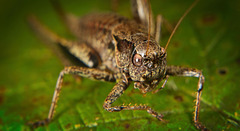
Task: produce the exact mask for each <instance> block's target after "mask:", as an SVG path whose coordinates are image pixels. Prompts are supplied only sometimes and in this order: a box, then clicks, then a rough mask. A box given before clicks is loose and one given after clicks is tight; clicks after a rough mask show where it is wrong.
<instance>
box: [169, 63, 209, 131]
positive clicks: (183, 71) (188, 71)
mask: <svg viewBox="0 0 240 131" xmlns="http://www.w3.org/2000/svg"><path fill="white" fill-rule="evenodd" d="M166 75H169V76H189V77H198V78H199V80H198V90H197V96H196V106H195V111H194V119H193V120H194V123H195V126H196V127H197V128H198V129H202V130H203V129H205V126H203V125H202V124H201V123H200V122H199V108H200V97H201V94H202V90H203V84H204V76H203V75H202V71H200V70H198V69H193V68H186V67H180V66H168V67H167V72H166Z"/></svg>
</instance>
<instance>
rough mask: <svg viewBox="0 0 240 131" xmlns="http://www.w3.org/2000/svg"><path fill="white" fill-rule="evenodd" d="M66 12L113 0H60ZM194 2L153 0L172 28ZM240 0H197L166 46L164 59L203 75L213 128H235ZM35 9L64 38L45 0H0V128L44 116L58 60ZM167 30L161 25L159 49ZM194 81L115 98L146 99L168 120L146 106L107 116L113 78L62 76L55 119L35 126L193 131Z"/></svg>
mask: <svg viewBox="0 0 240 131" xmlns="http://www.w3.org/2000/svg"><path fill="white" fill-rule="evenodd" d="M61 3H62V5H63V6H64V8H65V9H66V11H68V12H71V13H73V14H76V15H79V16H82V15H85V14H88V13H89V12H92V11H102V12H104V11H111V1H110V0H105V1H102V0H94V1H61ZM118 3H119V4H118V6H117V8H116V10H117V12H118V13H120V14H121V15H124V16H127V17H131V13H130V12H131V11H130V4H129V2H128V1H127V0H123V1H120V0H119V1H118ZM192 3H193V1H190V0H189V1H184V2H183V1H177V0H169V1H162V0H160V1H159V0H151V4H152V8H153V13H154V14H155V16H156V15H157V14H162V15H163V17H164V18H165V19H166V20H167V21H168V22H169V23H170V24H171V25H174V23H176V22H177V21H178V20H179V18H180V17H181V16H182V14H183V13H184V11H185V10H186V9H187V8H188V7H189V6H190V5H191V4H192ZM239 5H240V1H238V0H232V1H231V2H228V1H213V0H209V1H200V2H199V3H198V4H197V6H196V7H194V8H193V10H192V11H191V12H190V13H189V14H188V15H187V16H186V18H185V19H184V20H183V22H182V23H181V25H180V27H179V28H178V30H177V32H176V33H175V35H174V37H173V39H172V41H171V43H170V45H169V47H168V50H167V52H168V64H169V65H182V66H186V67H194V68H198V69H200V70H202V71H203V74H204V76H205V78H206V82H205V85H204V90H203V94H202V100H201V108H200V116H199V117H200V121H201V122H202V123H203V124H204V125H205V126H206V127H207V128H209V129H211V130H237V129H239V128H240V97H239V92H240V88H239V85H240V81H239V80H240V75H239V74H240V68H239V67H240V55H239V49H240V44H239V37H240V35H239V34H240V26H239V23H240V10H239ZM29 14H35V15H36V16H37V17H39V19H40V20H41V21H42V22H43V23H44V24H46V25H47V26H48V27H49V28H50V29H52V30H53V31H54V32H56V33H57V34H59V35H61V36H66V37H69V34H68V33H67V31H66V29H65V27H64V25H63V24H62V23H61V22H60V20H59V19H58V16H57V15H56V12H54V10H53V8H52V7H51V5H50V2H49V1H47V0H42V1H30V0H22V1H7V0H2V1H1V2H0V16H1V17H0V29H1V35H0V49H1V51H0V63H1V64H0V69H1V70H0V74H1V76H0V130H30V127H29V126H28V125H27V123H28V122H30V121H32V122H34V121H37V120H42V119H44V118H46V117H47V113H48V110H49V107H50V104H51V98H52V95H53V92H54V87H55V83H56V81H57V77H58V74H59V72H60V71H61V69H63V65H62V64H61V63H60V61H59V59H58V58H57V57H56V56H55V55H54V54H53V53H52V52H51V51H50V50H49V49H48V48H47V47H45V46H44V45H43V44H42V42H41V41H39V40H38V39H36V37H35V35H34V34H33V32H31V31H30V30H29V28H28V25H27V23H26V17H27V15H29ZM169 35H170V32H168V31H167V28H166V25H163V31H162V39H161V42H160V45H161V46H163V47H164V46H165V44H166V42H167V39H168V37H169ZM197 82H198V79H197V78H186V77H171V78H170V79H169V81H168V83H167V85H166V87H165V88H164V89H163V90H161V91H160V92H158V93H157V94H151V93H148V94H147V95H142V94H141V93H140V92H139V91H138V90H135V89H133V88H132V87H133V85H131V87H130V88H129V89H128V90H127V91H126V92H125V93H124V94H123V96H122V97H121V98H120V99H118V100H117V101H116V103H114V105H119V104H122V103H125V104H128V103H132V104H135V103H138V104H140V103H142V104H148V105H149V106H151V107H152V108H153V109H155V110H156V111H158V112H160V113H162V114H164V115H165V116H164V119H165V120H167V121H168V122H161V121H158V120H157V119H155V118H153V117H152V116H151V115H149V114H148V113H147V112H146V111H121V112H114V113H110V112H107V111H105V110H104V109H103V108H102V104H103V102H104V100H105V98H106V96H107V95H108V93H109V92H110V91H111V88H112V87H113V86H114V83H105V82H98V81H92V80H89V79H86V78H83V79H81V80H80V81H79V80H76V79H74V78H73V77H72V76H71V75H69V76H67V77H66V78H65V79H64V87H63V89H62V92H61V95H60V99H59V103H58V108H57V109H56V113H55V116H54V119H53V121H52V122H51V123H50V124H49V125H48V126H44V127H39V128H37V129H36V130H39V131H40V130H75V129H77V130H79V129H81V130H136V129H139V130H196V128H195V127H194V123H193V121H192V119H193V112H194V102H193V101H194V100H195V95H196V94H195V92H196V91H197Z"/></svg>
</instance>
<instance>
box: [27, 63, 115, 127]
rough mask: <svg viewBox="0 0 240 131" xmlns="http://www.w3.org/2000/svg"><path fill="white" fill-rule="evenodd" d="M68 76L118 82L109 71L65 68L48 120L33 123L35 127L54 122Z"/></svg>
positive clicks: (59, 78) (58, 83) (58, 82)
mask: <svg viewBox="0 0 240 131" xmlns="http://www.w3.org/2000/svg"><path fill="white" fill-rule="evenodd" d="M66 74H74V75H79V76H83V77H86V78H90V79H95V80H101V81H111V82H114V81H116V80H115V76H114V74H113V73H111V72H108V71H104V70H98V69H95V68H86V67H77V66H69V67H65V68H64V69H63V70H62V71H61V72H60V74H59V77H58V80H57V84H56V88H55V91H54V94H53V98H52V103H51V107H50V110H49V113H48V118H47V119H45V120H43V121H39V122H35V123H33V124H32V125H33V127H38V126H41V125H46V124H48V123H49V122H50V121H51V120H52V118H53V115H54V111H55V108H56V105H57V101H58V97H59V94H60V91H61V88H62V82H63V77H64V75H66Z"/></svg>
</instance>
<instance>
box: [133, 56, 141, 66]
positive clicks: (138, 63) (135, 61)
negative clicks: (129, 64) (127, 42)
mask: <svg viewBox="0 0 240 131" xmlns="http://www.w3.org/2000/svg"><path fill="white" fill-rule="evenodd" d="M133 64H134V65H135V66H141V65H142V56H141V55H139V54H135V55H134V57H133Z"/></svg>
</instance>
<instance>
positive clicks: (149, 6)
mask: <svg viewBox="0 0 240 131" xmlns="http://www.w3.org/2000/svg"><path fill="white" fill-rule="evenodd" d="M147 2H148V12H149V14H148V43H147V51H146V56H147V55H148V49H149V41H150V33H151V22H152V21H151V17H152V16H151V14H152V12H151V5H150V2H149V0H148V1H147Z"/></svg>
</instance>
